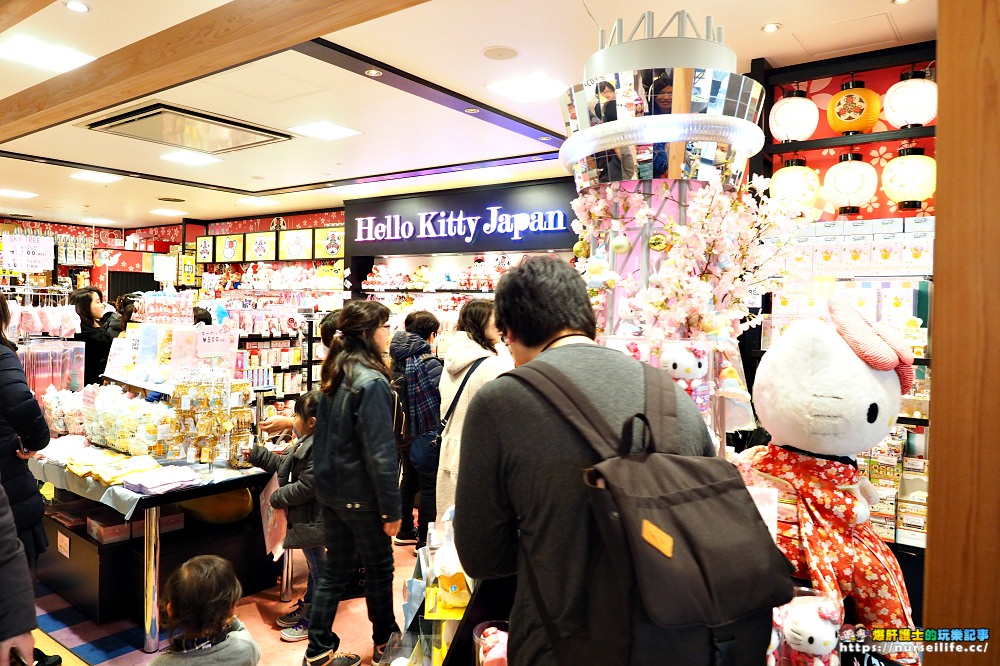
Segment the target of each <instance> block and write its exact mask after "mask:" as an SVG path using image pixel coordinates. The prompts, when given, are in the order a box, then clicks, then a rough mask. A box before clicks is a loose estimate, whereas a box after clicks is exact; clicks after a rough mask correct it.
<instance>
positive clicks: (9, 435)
mask: <svg viewBox="0 0 1000 666" xmlns="http://www.w3.org/2000/svg"><path fill="white" fill-rule="evenodd" d="M9 323H10V311H9V310H8V308H7V301H6V300H5V299H2V298H0V486H2V487H3V491H4V494H5V495H6V497H7V499H8V501H9V502H10V510H11V513H12V514H13V516H14V527H15V529H16V530H17V538H18V539H20V540H21V544H22V545H23V547H24V554H25V556H26V561H27V563H28V568H29V570H30V571H31V573H32V577H34V575H33V574H34V570H35V563H36V562H37V561H38V556H39V555H41V554H42V553H43V552H45V550H46V549H47V548H48V545H49V542H48V539H47V538H46V536H45V530H44V529H43V527H42V516H43V515H44V513H45V503H44V502H43V501H42V495H41V493H39V492H38V482H37V481H35V477H34V476H33V475H32V474H31V470H29V469H28V464H27V462H26V459H27V458H28V457H29V456H30V455H31V453H33V452H35V451H38V450H41V449H43V448H45V446H46V445H47V444H48V443H49V427H48V425H47V424H46V423H45V416H44V415H43V414H42V410H41V407H39V406H38V401H37V400H35V396H34V395H32V393H31V389H29V388H28V380H27V378H26V377H25V376H24V369H23V368H21V362H20V361H19V360H18V359H17V353H16V350H17V347H15V346H14V344H13V343H12V342H11V341H10V340H8V339H7V336H6V335H5V331H6V330H7V326H8V324H9ZM33 663H35V664H39V665H41V666H55V665H56V664H60V663H62V657H58V656H51V657H50V656H47V655H45V654H44V653H43V652H42V651H41V650H39V649H38V648H35V650H34V659H33Z"/></svg>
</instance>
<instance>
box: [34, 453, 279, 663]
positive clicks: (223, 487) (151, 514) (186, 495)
mask: <svg viewBox="0 0 1000 666" xmlns="http://www.w3.org/2000/svg"><path fill="white" fill-rule="evenodd" d="M168 464H169V463H168ZM28 467H29V468H30V469H31V472H32V474H34V476H35V478H36V479H38V480H39V481H45V482H49V483H51V484H52V485H53V486H55V487H56V488H59V489H62V490H67V491H69V492H71V493H73V494H76V495H80V496H81V497H85V498H87V499H91V500H94V501H97V502H100V503H102V504H105V505H107V506H110V507H112V508H113V509H115V511H118V512H119V513H121V514H122V515H124V516H125V519H126V520H128V519H130V518H131V517H132V516H133V514H134V513H135V511H136V510H141V511H143V513H144V528H143V529H144V536H143V539H144V543H143V550H144V559H143V563H144V566H143V616H144V625H143V630H144V632H145V640H144V645H143V650H144V651H145V652H156V651H157V650H158V649H159V633H160V615H159V590H158V581H159V568H160V507H162V506H164V505H167V504H175V503H177V502H184V501H187V500H193V499H199V498H202V497H210V496H212V495H217V494H220V493H224V492H228V491H230V490H238V489H240V488H251V487H262V486H263V485H264V484H265V483H266V482H267V480H268V478H270V475H269V474H267V473H266V472H264V471H263V470H260V469H257V468H251V469H243V470H236V469H230V468H228V467H226V466H219V465H212V466H210V465H208V464H195V465H191V467H193V468H194V469H195V471H196V472H197V473H198V475H199V476H200V477H201V478H202V480H203V485H200V486H194V487H190V488H184V489H181V490H175V491H171V492H166V493H163V494H159V495H141V494H138V493H135V492H132V491H131V490H128V489H126V488H124V487H123V486H120V485H116V486H106V485H104V484H102V483H100V482H99V481H97V480H95V479H93V478H91V477H79V476H77V475H75V474H73V473H71V472H68V471H67V470H66V468H65V467H64V466H62V465H58V464H56V463H52V462H48V461H45V460H44V459H38V458H30V459H29V460H28ZM210 467H211V469H210Z"/></svg>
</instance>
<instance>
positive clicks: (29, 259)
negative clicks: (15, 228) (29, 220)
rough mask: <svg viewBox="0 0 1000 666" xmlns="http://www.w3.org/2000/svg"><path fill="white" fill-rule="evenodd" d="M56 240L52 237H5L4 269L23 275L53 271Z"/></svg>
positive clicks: (6, 235) (9, 235) (8, 235)
mask: <svg viewBox="0 0 1000 666" xmlns="http://www.w3.org/2000/svg"><path fill="white" fill-rule="evenodd" d="M55 257H56V252H55V239H54V238H52V237H51V236H21V235H13V234H4V235H3V254H2V259H3V267H4V268H6V269H7V270H14V271H21V272H22V273H41V272H43V271H51V270H52V266H53V265H54V264H55Z"/></svg>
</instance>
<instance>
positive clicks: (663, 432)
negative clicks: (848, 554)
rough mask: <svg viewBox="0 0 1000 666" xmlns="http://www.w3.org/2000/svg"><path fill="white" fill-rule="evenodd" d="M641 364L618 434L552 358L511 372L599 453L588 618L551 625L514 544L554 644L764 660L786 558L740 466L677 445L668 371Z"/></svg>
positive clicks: (649, 661) (707, 664) (590, 486)
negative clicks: (641, 377) (635, 394)
mask: <svg viewBox="0 0 1000 666" xmlns="http://www.w3.org/2000/svg"><path fill="white" fill-rule="evenodd" d="M644 368H645V370H644V372H645V385H646V406H645V413H643V414H636V415H635V416H633V417H632V418H630V419H629V420H628V421H627V422H626V423H625V426H624V428H623V431H622V433H621V434H620V435H619V434H618V433H616V432H615V431H614V429H613V428H612V427H611V426H610V425H609V424H608V423H607V421H606V420H605V419H604V418H603V417H602V416H601V415H600V413H599V412H598V411H597V409H596V408H595V407H594V406H593V405H592V404H591V402H590V401H589V400H588V399H587V398H586V396H584V395H583V393H582V392H580V390H579V389H578V388H576V386H574V385H573V383H572V382H571V381H570V380H569V379H567V378H566V376H565V375H563V374H562V373H561V372H560V371H559V370H558V369H556V368H555V367H553V366H551V365H548V364H546V363H541V362H537V361H536V362H533V363H530V364H528V365H526V366H522V367H520V368H517V369H516V370H513V371H512V372H510V373H507V374H508V375H510V376H512V377H516V378H517V379H519V380H521V381H523V382H524V383H526V384H527V385H528V386H530V387H532V388H533V389H534V390H535V391H537V392H538V393H539V394H541V396H542V397H543V398H544V399H545V400H546V401H548V402H549V403H551V404H552V406H553V407H554V408H555V409H556V411H557V412H559V414H560V415H562V417H563V418H565V419H566V420H567V421H568V422H569V423H570V424H571V425H572V426H573V427H574V429H576V430H577V431H578V432H579V433H580V435H581V436H582V437H583V438H584V440H585V441H586V442H587V443H588V444H589V445H590V446H591V447H592V448H593V449H594V451H595V452H596V453H597V454H598V455H600V456H601V457H602V458H603V460H602V461H601V462H600V463H598V464H596V465H595V466H594V467H592V468H589V469H586V470H584V472H583V479H582V481H583V482H584V483H585V484H586V486H587V494H588V499H589V504H590V510H591V512H592V515H593V517H594V520H595V522H596V523H597V526H598V529H599V533H600V536H601V539H600V543H599V544H596V545H595V547H594V549H593V550H592V551H591V573H590V578H589V581H588V600H587V621H586V625H585V626H583V627H580V628H579V629H578V630H577V631H576V632H575V633H574V634H573V635H571V636H565V637H563V636H560V635H559V633H558V630H557V629H556V626H555V624H554V622H553V621H552V618H551V616H550V615H549V613H548V611H547V610H546V608H545V604H544V601H543V600H542V598H541V593H540V591H539V588H538V581H537V579H536V578H535V573H534V570H533V568H532V566H531V563H530V561H527V552H526V550H525V549H524V548H523V547H522V548H521V556H522V557H524V558H525V560H526V563H527V567H526V568H527V572H528V583H529V586H530V587H531V592H532V596H533V598H534V600H535V604H536V605H537V607H538V610H539V614H540V615H541V618H542V621H543V623H544V625H545V630H546V633H547V635H548V637H549V642H550V645H551V647H552V651H553V653H554V655H555V657H556V661H557V662H558V663H559V664H560V665H561V666H586V665H589V664H594V665H597V664H600V665H602V666H605V665H607V664H623V665H625V664H628V665H630V666H647V665H648V666H654V665H655V666H664V665H671V664H677V665H678V666H681V665H683V666H750V665H754V666H761V665H763V664H764V663H765V659H766V652H767V647H768V643H769V641H770V637H771V614H772V609H773V608H774V607H776V606H780V605H782V604H784V603H786V602H788V601H789V600H790V599H791V598H792V579H791V573H792V566H791V564H790V563H789V562H788V560H787V559H785V557H784V555H782V554H781V551H780V550H778V548H777V546H775V544H774V541H773V540H772V539H771V535H770V533H769V532H768V530H767V526H766V525H765V524H764V521H763V520H762V519H761V517H760V514H759V513H758V511H757V508H756V507H755V505H754V503H753V500H752V499H751V497H750V493H749V492H748V491H747V489H746V485H745V484H744V483H743V479H742V478H741V477H740V474H739V472H738V471H737V470H736V468H735V467H734V466H733V465H732V464H730V463H729V462H728V461H726V460H725V458H721V457H712V458H709V457H704V456H690V455H681V454H680V453H679V451H680V448H679V444H680V442H679V435H678V432H677V409H676V408H677V403H676V400H677V397H676V393H675V387H674V385H673V381H672V380H671V379H670V378H669V377H667V375H666V373H664V372H662V371H660V370H657V369H655V368H652V367H651V366H648V365H644ZM636 426H639V427H641V428H643V432H642V433H641V434H642V441H643V450H642V451H641V452H639V453H635V452H633V451H632V446H633V441H635V440H634V438H633V436H634V435H635V434H639V433H636V432H635V428H636Z"/></svg>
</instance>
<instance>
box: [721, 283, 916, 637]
mask: <svg viewBox="0 0 1000 666" xmlns="http://www.w3.org/2000/svg"><path fill="white" fill-rule="evenodd" d="M829 310H830V317H831V321H832V322H833V323H832V324H831V323H827V322H823V321H820V320H803V321H797V322H794V323H792V324H791V325H790V326H789V327H788V330H787V331H786V332H785V334H784V335H782V336H781V338H779V339H778V340H777V341H776V342H775V343H774V345H773V346H772V347H771V348H770V349H769V350H768V352H767V354H765V355H764V358H763V360H762V361H761V363H760V366H759V367H758V369H757V376H756V380H755V382H754V387H753V399H754V405H755V406H756V408H757V415H758V417H759V419H760V422H761V424H762V425H763V426H764V428H766V429H767V431H768V432H769V433H770V434H771V437H772V441H771V443H770V444H769V445H768V446H763V447H755V448H753V449H749V450H747V451H744V452H743V453H742V454H740V456H739V460H738V465H739V467H740V470H741V472H742V473H743V476H744V479H745V480H746V482H747V485H750V486H770V487H773V488H777V489H778V492H779V496H780V500H781V501H780V502H779V515H778V521H779V523H778V546H779V548H781V550H782V552H783V553H784V554H785V556H786V557H787V558H788V559H789V560H790V561H791V562H792V564H793V565H794V567H795V574H794V575H795V577H796V578H800V579H804V580H807V581H809V583H810V584H811V586H812V587H813V588H815V589H816V590H819V591H821V592H829V593H834V594H835V595H836V597H837V598H839V599H841V600H842V601H843V602H844V606H845V608H846V609H848V611H849V613H848V614H849V615H853V616H855V617H849V620H850V621H852V622H854V621H857V622H860V623H862V624H864V625H865V626H867V627H869V628H871V627H900V628H902V627H912V626H913V619H912V617H911V610H910V600H909V596H908V594H907V592H906V587H905V585H904V583H903V574H902V572H901V571H900V568H899V563H898V562H897V561H896V558H895V556H894V555H893V554H892V551H890V550H889V548H888V546H886V544H885V543H884V542H883V541H882V539H880V538H879V537H878V535H877V534H876V533H875V531H874V529H873V528H872V526H871V524H870V523H869V522H868V517H869V505H870V503H874V502H876V501H877V499H878V495H877V493H876V492H875V488H874V487H873V486H872V484H871V483H870V482H869V481H868V479H867V478H864V477H862V476H861V475H860V473H859V472H858V468H857V462H856V459H855V456H856V455H857V454H858V453H860V452H862V451H865V450H868V449H870V448H872V447H873V446H874V445H875V444H877V443H878V442H880V441H881V440H882V439H884V438H885V437H886V436H887V435H888V434H889V431H890V429H891V428H892V426H893V424H894V423H895V420H896V417H897V415H898V413H899V407H900V397H901V394H905V393H906V392H907V391H909V389H910V387H911V385H912V384H913V379H914V373H913V365H912V364H913V354H912V351H911V349H910V347H909V345H908V344H907V343H906V341H905V340H904V339H903V337H902V335H900V334H899V333H897V332H896V331H893V330H892V329H889V328H887V327H884V326H882V325H880V324H875V325H872V324H871V323H870V322H869V321H868V320H867V319H866V318H865V317H864V315H863V314H862V313H861V311H860V310H859V309H858V308H857V307H856V306H854V304H853V303H851V302H850V300H849V299H848V298H846V297H845V296H843V295H835V296H833V297H831V299H830V304H829Z"/></svg>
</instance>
